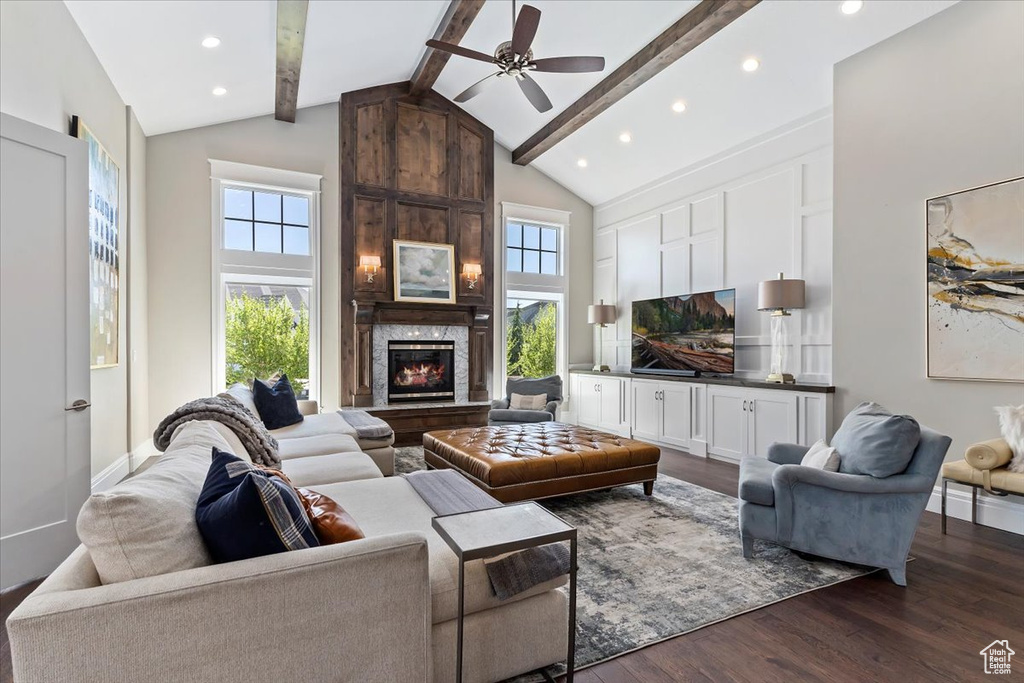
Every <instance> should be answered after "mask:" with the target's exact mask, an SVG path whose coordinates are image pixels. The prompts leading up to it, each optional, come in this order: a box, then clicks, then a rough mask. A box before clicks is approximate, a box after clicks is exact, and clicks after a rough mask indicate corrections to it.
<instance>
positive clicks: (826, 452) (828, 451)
mask: <svg viewBox="0 0 1024 683" xmlns="http://www.w3.org/2000/svg"><path fill="white" fill-rule="evenodd" d="M800 464H801V465H803V466H804V467H814V468H815V469H819V470H825V471H826V472H838V471H839V452H838V451H837V450H836V449H835V448H834V447H833V446H829V445H828V444H827V443H825V442H824V440H821V439H819V440H818V441H815V442H814V445H813V446H811V447H810V448H809V449H807V453H806V455H804V457H803V459H802V460H801V461H800Z"/></svg>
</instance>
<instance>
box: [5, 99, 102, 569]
mask: <svg viewBox="0 0 1024 683" xmlns="http://www.w3.org/2000/svg"><path fill="white" fill-rule="evenodd" d="M87 164H88V162H87V155H86V144H85V142H83V141H81V140H77V139H75V138H72V137H70V136H68V135H63V134H61V133H58V132H57V131H53V130H50V129H48V128H42V127H40V126H36V125H34V124H31V123H28V122H26V121H22V120H21V119H17V118H14V117H12V116H8V115H6V114H2V115H0V375H2V376H3V382H0V588H8V587H10V586H14V585H17V584H19V583H23V582H25V581H28V580H30V579H34V578H37V577H40V576H44V575H46V574H48V573H50V572H51V571H52V570H53V569H54V568H55V567H56V566H57V565H58V564H59V563H60V562H61V561H62V560H63V559H64V558H65V557H67V555H68V554H69V553H70V552H71V551H72V550H73V549H74V548H75V546H76V545H77V544H78V537H77V535H76V533H75V520H76V518H77V517H78V511H79V509H80V508H81V506H82V503H83V502H84V501H85V499H86V497H88V495H89V486H90V456H89V410H88V408H87V404H88V401H89V339H88V333H89V280H88V277H87V274H88V270H87V269H88V257H89V241H88V237H89V219H88V196H89V191H88V165H87ZM74 401H83V402H84V403H86V408H83V409H81V410H67V409H66V408H67V407H68V406H70V405H71V404H72V403H73V402H74Z"/></svg>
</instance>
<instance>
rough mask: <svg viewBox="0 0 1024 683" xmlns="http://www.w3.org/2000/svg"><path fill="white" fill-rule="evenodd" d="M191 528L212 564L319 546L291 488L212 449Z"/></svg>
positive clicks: (258, 469)
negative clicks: (194, 524) (208, 554)
mask: <svg viewBox="0 0 1024 683" xmlns="http://www.w3.org/2000/svg"><path fill="white" fill-rule="evenodd" d="M196 525H197V526H198V527H199V533H200V534H202V537H203V541H204V542H205V543H206V548H207V550H209V551H210V556H211V557H212V558H213V560H214V562H234V561H236V560H246V559H249V558H250V557H261V556H263V555H271V554H273V553H280V552H285V551H287V550H301V549H302V548H311V547H315V546H318V545H320V542H319V540H317V537H316V533H315V532H314V531H313V526H312V524H311V523H310V521H309V517H308V516H307V515H306V511H305V508H304V507H303V505H302V501H301V500H300V499H299V496H298V494H296V493H295V491H294V490H293V489H292V487H291V486H289V485H288V484H287V483H285V481H283V480H282V479H280V478H279V477H276V476H274V475H273V474H271V473H270V472H267V471H265V470H261V469H260V468H258V467H256V466H254V465H253V464H252V463H248V462H246V461H244V460H242V459H241V458H237V457H235V456H234V455H232V454H230V453H225V452H223V451H219V450H217V449H216V448H214V449H213V462H212V463H211V464H210V470H209V472H208V473H207V475H206V482H205V483H204V484H203V490H202V493H200V494H199V502H198V503H197V504H196Z"/></svg>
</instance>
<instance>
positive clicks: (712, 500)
mask: <svg viewBox="0 0 1024 683" xmlns="http://www.w3.org/2000/svg"><path fill="white" fill-rule="evenodd" d="M395 467H396V470H397V471H398V472H413V471H416V470H420V469H425V466H424V464H423V449H422V448H420V447H418V446H410V447H405V448H398V449H396V453H395ZM540 503H541V504H542V505H543V506H544V507H546V508H548V509H549V510H551V511H552V512H554V513H555V514H556V515H558V516H559V517H561V518H562V519H564V520H565V521H566V522H568V523H569V524H572V525H574V526H575V527H576V528H577V533H578V543H579V547H578V552H579V574H578V576H577V598H576V601H577V636H576V666H577V668H582V667H585V666H590V665H593V664H597V663H599V662H602V661H605V660H607V659H611V658H612V657H616V656H618V655H622V654H625V653H627V652H631V651H633V650H637V649H639V648H642V647H645V646H647V645H652V644H654V643H657V642H660V641H662V640H666V639H668V638H672V637H674V636H678V635H681V634H683V633H688V632H690V631H693V630H696V629H699V628H702V627H704V626H709V625H711V624H714V623H716V622H719V621H722V620H724V619H728V618H730V617H734V616H737V615H740V614H743V613H744V612H750V611H752V610H755V609H759V608H761V607H765V606H766V605H770V604H772V603H775V602H779V601H780V600H785V599H786V598H791V597H793V596H796V595H800V594H801V593H806V592H808V591H812V590H817V589H819V588H824V587H826V586H831V585H833V584H836V583H839V582H842V581H847V580H849V579H853V578H856V577H858V576H863V575H865V574H869V573H871V572H872V571H875V570H874V569H872V568H869V567H860V566H855V565H849V564H843V563H840V562H832V561H829V560H824V559H817V558H809V557H806V556H803V557H801V556H798V555H797V554H795V553H793V552H791V551H789V550H786V549H785V548H781V547H779V546H775V545H772V544H768V543H761V542H760V541H758V542H757V543H756V545H755V547H754V559H753V560H745V559H743V554H742V552H741V550H740V539H739V532H738V522H737V517H736V515H737V512H736V499H735V498H732V497H731V496H726V495H723V494H721V493H718V492H716V491H711V490H708V489H705V488H702V487H700V486H697V485H695V484H690V483H688V482H685V481H681V480H679V479H674V478H672V477H667V476H665V475H658V481H657V483H655V485H654V495H653V496H651V497H647V496H645V495H644V494H643V489H642V487H641V486H640V485H639V484H634V485H632V486H620V487H618V488H615V489H611V490H608V491H598V492H593V493H581V494H577V495H574V496H566V497H564V498H552V499H548V500H543V501H540ZM552 673H555V674H557V671H554V670H553V671H552ZM526 680H528V679H527V678H521V679H517V681H526Z"/></svg>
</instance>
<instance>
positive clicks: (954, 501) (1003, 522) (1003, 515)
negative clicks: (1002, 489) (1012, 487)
mask: <svg viewBox="0 0 1024 683" xmlns="http://www.w3.org/2000/svg"><path fill="white" fill-rule="evenodd" d="M926 509H927V510H928V511H929V512H935V513H938V512H941V510H942V485H941V484H940V485H938V486H936V487H935V489H934V490H933V491H932V495H931V498H929V499H928V507H927V508H926ZM946 515H947V516H948V517H956V518H957V519H963V520H966V521H968V522H969V521H971V489H970V487H967V486H958V485H956V484H950V485H949V491H948V493H947V494H946ZM978 524H982V525H984V526H990V527H994V528H996V529H1002V530H1003V531H1009V532H1011V533H1014V534H1021V535H1024V498H1022V497H1020V496H1006V497H1002V496H992V495H989V494H988V493H985V491H984V490H979V491H978Z"/></svg>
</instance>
